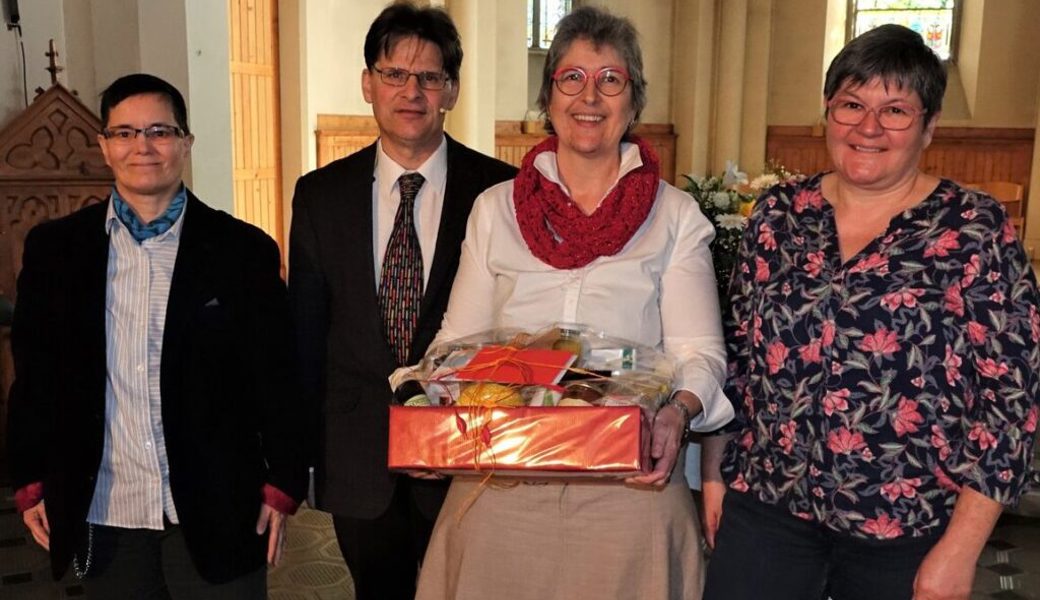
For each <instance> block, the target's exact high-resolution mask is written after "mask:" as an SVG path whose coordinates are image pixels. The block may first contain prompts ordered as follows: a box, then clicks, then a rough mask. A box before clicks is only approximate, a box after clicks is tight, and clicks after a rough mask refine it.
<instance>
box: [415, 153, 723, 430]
mask: <svg viewBox="0 0 1040 600" xmlns="http://www.w3.org/2000/svg"><path fill="white" fill-rule="evenodd" d="M641 165H642V160H641V159H640V156H639V148H638V147H637V146H635V145H633V144H622V151H621V166H620V169H619V175H618V178H619V179H620V177H621V176H623V175H624V174H625V173H628V172H629V171H631V170H633V169H636V168H638V167H639V166H641ZM535 167H536V168H537V169H538V170H539V171H540V172H541V173H542V175H544V176H545V177H547V178H548V179H549V180H551V181H554V182H556V183H559V184H560V186H561V188H563V189H564V191H566V188H565V187H564V186H563V183H562V182H561V181H560V177H559V173H558V171H557V167H556V156H555V154H554V153H549V152H545V153H543V154H542V155H540V156H539V157H538V159H537V160H536V161H535ZM616 183H617V182H616V181H615V185H616ZM713 237H714V228H713V227H712V226H711V223H710V222H709V221H708V220H707V219H706V218H705V217H704V216H703V215H702V214H701V212H700V209H699V208H698V206H697V203H696V202H694V201H693V199H692V198H690V196H689V195H687V194H685V193H683V192H681V191H680V190H678V189H676V188H675V187H673V186H671V185H668V184H667V183H665V182H664V181H662V182H660V185H659V186H658V191H657V199H656V201H655V202H654V206H653V208H652V209H651V211H650V214H649V215H648V216H647V219H646V221H645V222H644V223H643V224H642V225H641V226H640V228H639V229H638V230H637V231H636V233H635V235H634V236H633V237H632V239H631V240H629V242H628V243H627V244H626V245H625V247H624V248H623V249H622V250H621V252H619V253H618V254H616V255H614V256H603V257H600V258H597V259H596V260H594V261H592V262H591V263H589V264H588V265H586V266H584V267H581V268H577V269H571V270H560V269H556V268H554V267H551V266H549V265H548V264H546V263H544V262H542V261H541V260H539V259H538V258H536V257H535V256H534V255H532V254H531V252H530V250H528V248H527V244H526V243H525V242H524V239H523V237H522V235H521V233H520V229H519V226H518V225H517V222H516V214H515V211H514V209H513V182H512V181H507V182H504V183H501V184H498V185H496V186H494V187H492V188H490V189H488V190H487V191H485V192H484V193H483V194H481V195H480V196H479V197H478V198H477V200H476V203H475V204H474V207H473V212H472V213H471V215H470V218H469V223H468V224H467V230H466V240H465V242H464V243H463V245H462V256H461V261H460V264H459V271H458V274H457V275H456V278H455V284H454V287H453V288H452V292H451V300H450V301H449V303H448V310H447V312H446V313H445V315H444V321H443V322H442V324H441V330H440V332H439V333H438V334H437V339H436V340H435V342H434V343H439V342H445V341H449V340H452V339H455V338H459V337H463V336H467V335H471V334H474V333H479V332H481V331H486V330H489V329H493V328H497V327H510V328H520V329H526V330H531V331H535V330H538V329H542V328H544V327H547V326H550V325H552V324H553V323H556V322H567V323H581V324H583V325H587V326H589V327H591V328H593V329H595V330H598V331H602V332H603V333H605V334H607V335H610V336H613V337H620V338H624V339H628V340H632V341H634V342H638V343H641V344H643V345H646V346H651V347H655V348H663V349H664V350H665V351H666V352H668V353H670V354H671V355H672V356H673V357H675V358H676V359H677V363H678V369H677V373H676V379H677V380H676V388H677V389H685V390H689V391H691V392H693V393H694V394H696V395H697V397H698V398H700V400H701V402H702V403H703V405H704V412H703V413H701V414H700V415H698V416H697V417H696V418H694V419H693V421H692V422H691V428H692V429H694V430H698V431H710V430H713V429H717V428H719V427H721V426H722V425H725V424H726V422H728V421H729V420H730V419H731V418H732V417H733V408H732V404H731V403H730V402H729V400H727V399H726V397H725V396H724V395H723V393H722V384H723V382H724V379H725V374H726V350H725V345H724V343H723V338H722V325H721V319H720V314H719V303H718V297H717V296H716V291H715V274H714V270H713V268H712V262H711V253H710V252H709V250H708V244H709V243H710V242H711V240H712V238H713Z"/></svg>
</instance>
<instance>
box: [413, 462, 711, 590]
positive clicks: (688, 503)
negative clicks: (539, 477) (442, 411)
mask: <svg viewBox="0 0 1040 600" xmlns="http://www.w3.org/2000/svg"><path fill="white" fill-rule="evenodd" d="M681 462H682V461H680V463H681ZM501 483H502V481H499V484H491V485H487V486H485V487H484V488H483V489H480V479H479V478H475V477H456V478H455V480H454V481H453V482H452V484H451V489H450V490H449V492H448V498H447V500H446V501H445V503H444V507H443V508H442V509H441V513H440V516H439V517H438V519H437V524H436V526H435V527H434V531H433V538H432V540H431V541H430V546H429V548H428V549H427V551H426V558H425V559H424V561H423V566H422V570H421V573H420V576H419V590H418V593H417V595H416V599H417V600H492V599H495V600H513V599H515V600H527V599H530V600H551V599H559V600H573V599H577V598H603V599H607V598H610V599H622V600H623V599H627V598H631V599H632V600H679V599H682V600H687V599H692V600H697V599H699V598H700V597H701V589H702V587H703V573H702V567H703V562H702V555H701V545H700V539H701V538H700V532H699V528H698V524H697V517H696V511H695V509H694V505H693V499H692V497H691V495H690V490H689V488H688V487H687V484H686V480H685V478H683V476H682V465H681V464H680V465H677V467H676V469H675V472H674V475H673V481H672V482H671V483H669V484H668V485H667V486H665V488H664V489H647V488H635V487H630V486H626V485H624V484H623V483H621V482H618V481H609V482H608V481H599V480H593V481H588V482H585V481H582V482H578V483H575V482H573V481H571V482H569V483H562V482H550V483H546V484H519V485H514V486H512V487H501V486H500V484H501ZM474 498H475V499H474Z"/></svg>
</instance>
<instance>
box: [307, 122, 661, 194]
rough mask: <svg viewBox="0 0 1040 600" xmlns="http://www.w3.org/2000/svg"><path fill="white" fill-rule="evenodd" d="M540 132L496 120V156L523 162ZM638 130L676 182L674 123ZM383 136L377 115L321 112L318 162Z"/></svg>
mask: <svg viewBox="0 0 1040 600" xmlns="http://www.w3.org/2000/svg"><path fill="white" fill-rule="evenodd" d="M538 131H539V132H538V133H525V132H524V131H523V127H522V126H521V123H520V121H499V122H497V123H496V124H495V157H496V158H498V159H499V160H501V161H503V162H507V163H509V164H511V165H515V166H520V163H521V161H522V160H523V158H524V155H525V154H527V152H528V151H529V150H530V149H531V148H533V147H534V146H535V145H537V144H538V143H539V142H541V141H542V140H544V139H545V138H546V135H547V134H545V133H544V132H541V131H540V129H539V130H538ZM635 133H636V134H637V135H639V136H642V137H643V138H645V139H646V140H647V141H648V142H649V143H650V145H651V146H653V148H654V150H655V151H656V152H657V155H658V157H659V158H660V160H661V179H664V180H665V181H668V182H671V183H674V182H675V177H676V173H675V133H674V130H673V128H672V126H671V125H670V124H666V123H643V124H640V125H637V126H636V130H635ZM378 136H379V129H378V127H377V126H376V122H375V119H374V118H372V117H368V116H359V115H318V130H317V132H316V137H317V145H318V166H319V167H323V166H325V165H327V164H329V163H330V162H332V161H334V160H336V159H337V158H343V157H344V156H347V155H349V154H352V153H354V152H357V151H358V150H360V149H362V148H364V147H365V146H368V145H369V144H371V143H372V142H374V141H375V140H376V138H377V137H378Z"/></svg>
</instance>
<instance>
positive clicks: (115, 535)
mask: <svg viewBox="0 0 1040 600" xmlns="http://www.w3.org/2000/svg"><path fill="white" fill-rule="evenodd" d="M91 554H92V556H91V567H90V570H89V571H88V573H87V576H86V577H85V578H84V579H83V588H84V589H85V590H86V592H87V596H88V597H89V598H90V600H109V599H112V600H138V599H142V600H144V599H146V600H153V599H154V600H170V599H172V600H264V599H266V598H267V567H266V565H265V566H262V567H260V568H259V569H257V570H256V571H254V572H252V573H248V574H246V575H243V576H242V577H239V578H238V579H234V580H232V581H229V582H227V583H220V584H213V583H209V582H208V581H206V580H205V579H203V578H202V576H201V575H199V572H198V571H197V570H196V569H195V565H194V564H193V563H192V560H191V556H190V555H189V554H188V547H187V545H186V544H185V543H184V534H183V532H182V531H181V528H180V526H178V525H172V524H168V525H167V526H166V529H165V530H163V531H155V530H152V529H123V528H121V527H104V526H100V525H94V526H93V550H92V552H91ZM85 560H86V559H85V557H83V558H80V559H79V563H80V567H81V568H82V567H84V562H85Z"/></svg>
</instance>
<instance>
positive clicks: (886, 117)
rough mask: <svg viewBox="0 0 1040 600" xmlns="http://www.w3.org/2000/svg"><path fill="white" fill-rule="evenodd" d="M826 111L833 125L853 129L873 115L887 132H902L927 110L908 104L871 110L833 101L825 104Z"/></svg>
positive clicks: (842, 100) (843, 101) (841, 101)
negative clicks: (868, 115)
mask: <svg viewBox="0 0 1040 600" xmlns="http://www.w3.org/2000/svg"><path fill="white" fill-rule="evenodd" d="M827 110H828V112H829V113H830V115H831V117H832V118H833V119H834V122H835V123H839V124H841V125H849V126H852V127H855V126H856V125H859V124H860V123H862V122H863V120H864V119H866V118H867V114H869V113H874V118H875V119H877V122H878V125H880V126H881V127H882V128H883V129H887V130H889V131H903V130H905V129H909V128H910V126H911V125H913V123H914V121H915V120H916V119H917V117H920V116H922V115H925V114H927V113H928V111H927V110H923V109H919V108H914V107H913V106H910V105H909V104H903V103H897V104H886V105H885V106H881V107H878V108H871V107H868V106H864V105H863V104H861V103H859V102H857V101H855V100H847V99H841V100H833V101H831V102H830V103H828V104H827Z"/></svg>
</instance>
